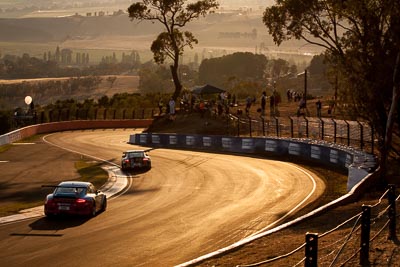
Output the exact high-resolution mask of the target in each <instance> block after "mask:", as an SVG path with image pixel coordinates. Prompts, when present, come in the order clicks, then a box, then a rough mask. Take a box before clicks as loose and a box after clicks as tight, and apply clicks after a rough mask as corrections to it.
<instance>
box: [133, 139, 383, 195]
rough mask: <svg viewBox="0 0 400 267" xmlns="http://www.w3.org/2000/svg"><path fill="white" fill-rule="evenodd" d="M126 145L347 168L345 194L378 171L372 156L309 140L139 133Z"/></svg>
mask: <svg viewBox="0 0 400 267" xmlns="http://www.w3.org/2000/svg"><path fill="white" fill-rule="evenodd" d="M129 143H132V144H137V145H143V146H153V147H164V148H176V149H190V150H204V151H210V152H225V153H240V154H257V155H261V156H266V157H267V156H283V157H291V158H292V157H299V158H301V159H304V160H308V161H316V162H319V163H321V164H324V165H329V166H334V167H337V168H341V169H344V170H345V169H347V170H348V182H347V190H348V191H350V190H351V189H352V188H353V187H354V186H355V185H357V184H358V183H360V182H361V181H362V180H363V179H364V178H365V177H367V176H368V175H369V174H371V173H373V172H375V171H376V169H377V168H378V164H377V161H376V158H375V156H374V155H371V154H368V153H366V152H363V151H359V150H356V149H352V148H350V147H346V146H340V145H336V144H331V143H327V142H323V141H315V140H311V139H289V138H285V139H283V138H251V137H227V136H204V135H192V134H191V135H184V134H159V133H141V134H134V135H131V136H130V137H129Z"/></svg>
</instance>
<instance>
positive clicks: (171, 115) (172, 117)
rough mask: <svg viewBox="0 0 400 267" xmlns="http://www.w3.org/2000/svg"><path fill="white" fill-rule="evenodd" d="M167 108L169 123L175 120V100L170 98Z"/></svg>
mask: <svg viewBox="0 0 400 267" xmlns="http://www.w3.org/2000/svg"><path fill="white" fill-rule="evenodd" d="M168 106H169V119H170V120H171V121H174V120H175V100H174V99H173V98H172V97H171V99H170V100H169V103H168Z"/></svg>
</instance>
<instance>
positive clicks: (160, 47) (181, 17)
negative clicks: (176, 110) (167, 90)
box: [128, 0, 219, 99]
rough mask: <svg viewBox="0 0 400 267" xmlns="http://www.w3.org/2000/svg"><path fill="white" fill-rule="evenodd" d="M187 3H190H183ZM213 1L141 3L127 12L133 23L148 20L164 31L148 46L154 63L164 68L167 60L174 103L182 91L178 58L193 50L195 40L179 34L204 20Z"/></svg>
mask: <svg viewBox="0 0 400 267" xmlns="http://www.w3.org/2000/svg"><path fill="white" fill-rule="evenodd" d="M186 2H190V3H186ZM218 6H219V4H218V2H217V1H215V0H202V1H197V2H192V1H185V0H163V1H157V0H142V1H141V2H137V3H134V4H132V5H131V6H130V7H129V8H128V12H129V17H130V18H131V19H132V20H139V21H143V20H147V21H152V22H157V23H160V24H162V25H163V26H164V29H165V31H164V32H161V33H160V34H159V35H158V37H157V39H156V40H154V41H153V43H152V45H151V51H152V52H153V54H154V60H155V62H156V63H158V64H163V63H164V62H165V61H166V60H167V59H170V60H171V61H172V64H171V65H170V69H171V74H172V79H173V81H174V85H175V91H174V94H173V96H172V97H173V98H174V99H177V98H178V96H179V95H180V93H181V91H182V84H181V81H180V79H179V75H178V69H179V58H180V56H182V55H183V51H184V48H185V47H190V48H193V44H197V43H198V40H197V39H196V38H195V37H194V35H193V34H192V33H191V32H189V31H181V29H182V28H184V27H185V26H186V24H187V23H189V22H190V21H192V20H194V19H197V18H199V17H200V16H205V15H207V14H208V13H211V12H213V11H214V9H216V8H218Z"/></svg>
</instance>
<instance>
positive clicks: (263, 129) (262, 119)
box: [261, 117, 265, 137]
mask: <svg viewBox="0 0 400 267" xmlns="http://www.w3.org/2000/svg"><path fill="white" fill-rule="evenodd" d="M261 123H262V133H263V136H264V137H265V119H264V117H261Z"/></svg>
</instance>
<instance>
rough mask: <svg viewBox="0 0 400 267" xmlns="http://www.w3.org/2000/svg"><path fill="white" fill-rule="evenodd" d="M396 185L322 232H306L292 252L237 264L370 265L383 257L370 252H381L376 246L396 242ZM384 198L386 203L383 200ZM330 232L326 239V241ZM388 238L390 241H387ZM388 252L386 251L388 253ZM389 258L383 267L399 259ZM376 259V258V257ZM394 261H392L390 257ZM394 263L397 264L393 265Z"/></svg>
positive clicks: (248, 265) (247, 265)
mask: <svg viewBox="0 0 400 267" xmlns="http://www.w3.org/2000/svg"><path fill="white" fill-rule="evenodd" d="M395 191H396V188H395V186H394V185H389V188H388V190H386V192H385V193H384V194H383V195H382V196H381V198H380V199H379V201H378V202H377V203H375V204H374V205H363V206H362V207H361V211H360V213H358V214H355V215H354V216H352V217H351V218H349V219H347V220H346V221H343V222H341V223H340V224H338V225H336V226H335V227H333V228H332V229H329V230H327V231H325V232H324V233H322V234H318V233H306V234H305V243H303V244H301V245H300V246H298V247H297V248H295V249H293V250H292V251H290V252H288V253H286V254H282V255H281V256H277V257H274V258H270V259H267V260H264V261H260V262H256V263H252V264H246V265H236V266H240V267H250V266H261V265H262V266H268V265H274V266H276V265H277V264H278V265H279V264H281V265H279V266H300V265H303V266H306V267H316V266H371V263H372V262H376V261H377V259H375V258H374V257H379V256H382V255H380V254H379V253H374V254H371V253H370V251H372V250H375V251H384V248H383V249H382V248H379V246H380V245H382V244H383V243H385V242H398V241H397V240H398V239H397V236H396V228H397V227H396V218H397V217H398V216H399V215H398V214H399V213H398V211H397V212H396V202H398V201H399V198H400V196H397V197H396V192H395ZM385 197H386V198H387V200H388V204H387V205H385V204H384V203H383V202H385V201H383V200H384V198H385ZM329 235H331V236H332V238H330V239H329V240H336V241H335V242H329V241H325V240H326V239H328V238H327V237H328V236H329ZM388 240H390V241H388ZM387 253H389V252H387ZM391 259H392V257H390V255H387V257H385V259H383V260H384V261H385V265H386V266H395V265H396V264H398V262H397V263H396V262H390V261H391ZM378 261H379V259H378ZM392 261H393V260H392ZM396 266H397V265H396Z"/></svg>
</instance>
